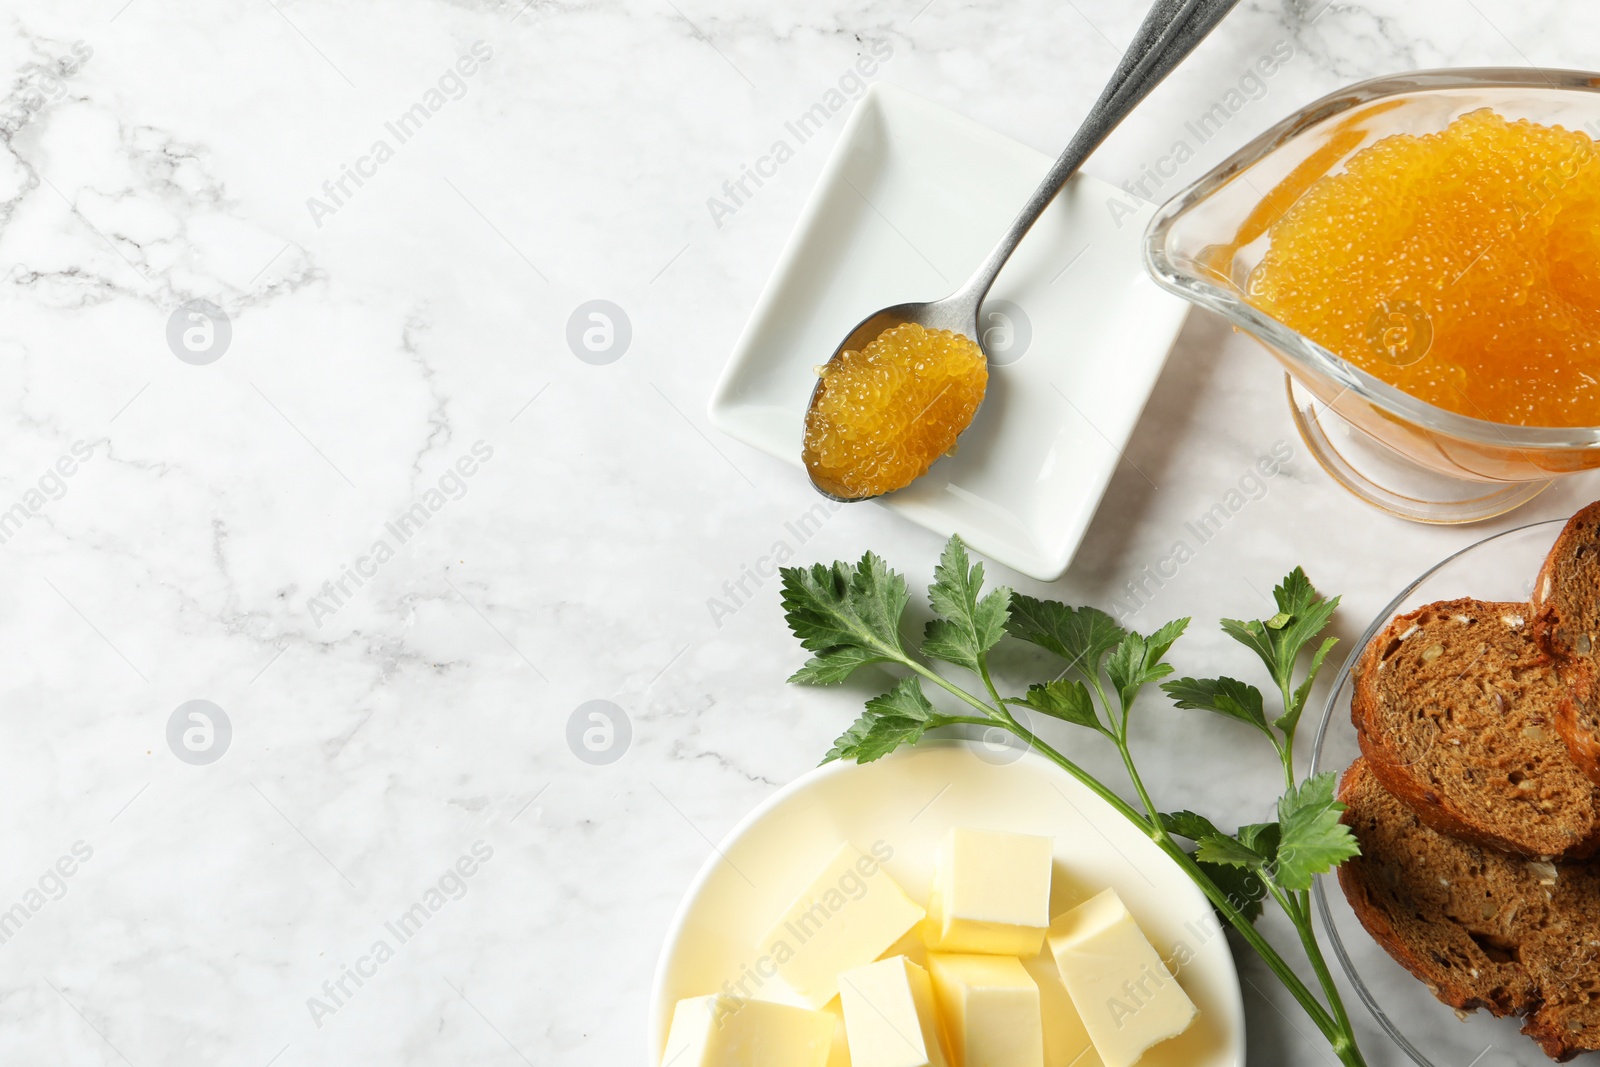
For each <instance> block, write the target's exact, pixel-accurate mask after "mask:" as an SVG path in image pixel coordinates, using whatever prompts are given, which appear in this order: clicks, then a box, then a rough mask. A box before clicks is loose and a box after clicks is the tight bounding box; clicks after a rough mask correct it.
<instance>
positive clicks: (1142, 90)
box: [802, 0, 1238, 502]
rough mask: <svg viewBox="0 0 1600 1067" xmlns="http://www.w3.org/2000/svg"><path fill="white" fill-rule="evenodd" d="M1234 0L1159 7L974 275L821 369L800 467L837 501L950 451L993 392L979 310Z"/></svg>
mask: <svg viewBox="0 0 1600 1067" xmlns="http://www.w3.org/2000/svg"><path fill="white" fill-rule="evenodd" d="M1237 2H1238V0H1156V4H1155V6H1154V7H1153V8H1151V10H1150V14H1149V15H1148V16H1146V18H1145V20H1144V22H1143V24H1142V25H1141V26H1140V27H1139V31H1138V33H1137V34H1135V36H1134V40H1133V43H1132V44H1131V45H1129V47H1128V51H1127V53H1126V54H1125V55H1124V56H1123V57H1122V61H1121V63H1120V64H1119V65H1118V67H1117V70H1116V72H1115V73H1114V74H1113V75H1112V77H1111V80H1110V81H1109V82H1108V83H1107V84H1106V87H1105V89H1104V90H1103V91H1102V92H1101V94H1100V98H1099V99H1098V100H1097V101H1095V104H1094V106H1093V107H1092V108H1091V109H1090V111H1089V115H1088V117H1087V118H1086V119H1085V120H1084V123H1083V125H1082V126H1081V127H1080V128H1079V130H1078V132H1077V133H1076V134H1075V135H1074V136H1073V138H1072V140H1071V142H1069V143H1068V145H1067V147H1066V149H1065V150H1064V151H1063V152H1062V153H1061V156H1060V157H1059V158H1058V159H1057V160H1056V161H1055V163H1054V164H1053V165H1052V166H1051V167H1050V170H1049V171H1048V172H1047V173H1046V174H1045V176H1044V180H1043V181H1042V182H1040V184H1039V187H1038V189H1036V190H1035V191H1034V193H1033V195H1032V196H1031V197H1030V198H1029V199H1028V202H1027V203H1026V204H1024V205H1023V207H1022V210H1021V211H1020V212H1019V213H1018V214H1017V217H1016V219H1015V220H1014V221H1013V222H1012V223H1011V226H1010V228H1009V229H1007V230H1006V232H1005V234H1004V236H1002V237H1001V238H1000V242H999V243H998V244H997V245H996V246H995V248H994V250H993V251H991V252H990V253H989V255H988V257H987V258H986V259H985V260H984V261H983V263H981V264H980V265H979V266H978V269H977V270H975V271H974V272H973V274H972V277H970V278H969V279H967V281H966V282H965V283H964V284H963V285H962V286H961V288H960V289H958V290H956V292H954V293H953V294H951V295H950V296H947V297H945V298H944V299H943V300H934V301H927V302H917V303H906V304H896V305H894V306H893V307H887V308H883V309H882V310H880V311H875V312H873V313H872V314H871V315H868V316H867V317H866V318H864V319H862V320H861V322H860V323H859V324H857V326H856V327H855V329H853V330H851V331H850V333H849V334H848V335H846V337H845V338H844V340H843V341H841V342H840V344H839V347H838V348H837V349H836V350H835V351H834V353H833V356H832V358H831V359H829V360H828V362H827V363H826V364H824V365H822V366H820V367H818V369H817V385H816V388H815V389H814V390H813V391H812V394H811V402H810V405H809V407H808V409H807V411H806V419H805V438H804V444H803V448H802V458H803V459H804V461H805V466H806V472H807V474H808V475H809V476H810V478H811V484H812V485H813V486H815V487H816V488H817V490H818V491H819V492H821V493H822V494H823V495H824V496H827V497H831V498H832V499H834V500H839V501H846V502H848V501H856V500H870V499H872V498H873V497H877V496H882V495H883V494H885V493H891V492H893V491H895V490H896V489H903V488H905V487H906V486H907V485H910V484H911V483H912V482H914V481H915V480H916V479H918V478H920V477H921V476H922V475H923V474H926V473H927V471H928V468H929V467H930V466H932V465H933V463H934V462H935V461H936V460H938V459H939V457H941V456H944V455H947V454H949V453H951V452H952V451H954V449H955V447H956V439H957V438H958V437H959V436H960V435H961V433H962V432H963V431H964V430H966V428H967V427H968V426H970V425H971V424H972V420H973V417H974V416H975V415H976V414H977V411H978V406H979V404H981V403H982V402H983V397H984V392H985V390H986V388H987V386H988V382H989V368H988V360H987V357H986V356H985V354H984V350H983V346H982V343H981V342H980V340H979V338H980V337H981V333H980V331H979V329H978V312H979V309H980V308H981V307H982V305H983V300H984V297H986V296H987V295H988V293H989V289H990V287H991V286H993V285H994V281H995V278H997V277H998V276H999V274H1000V271H1001V268H1003V267H1004V266H1005V265H1006V261H1007V260H1009V259H1010V258H1011V253H1012V252H1013V251H1015V249H1016V247H1017V245H1018V244H1020V243H1021V241H1022V239H1023V237H1025V236H1026V235H1027V233H1028V231H1029V230H1030V229H1031V228H1032V227H1033V224H1034V223H1035V222H1036V221H1038V219H1039V216H1040V215H1042V214H1043V213H1044V210H1045V208H1047V207H1049V206H1050V203H1051V201H1052V200H1054V199H1055V197H1056V194H1057V193H1059V192H1060V191H1061V190H1062V188H1063V187H1064V186H1065V185H1066V184H1067V181H1068V180H1069V179H1070V178H1071V177H1072V176H1073V175H1074V174H1076V173H1077V171H1078V168H1079V167H1081V166H1082V165H1083V162H1084V160H1086V159H1087V158H1088V157H1089V155H1090V153H1092V152H1093V151H1094V150H1095V149H1096V148H1098V147H1099V146H1100V144H1101V142H1103V141H1104V140H1105V139H1106V137H1107V136H1109V135H1110V133H1111V131H1112V130H1114V129H1116V127H1117V125H1118V124H1119V123H1121V121H1122V120H1123V119H1124V118H1126V117H1127V116H1128V114H1129V113H1130V112H1132V111H1133V109H1134V108H1135V107H1136V106H1138V104H1139V103H1140V102H1141V101H1143V100H1144V98H1145V97H1146V96H1148V95H1149V94H1150V91H1151V90H1152V89H1154V88H1155V87H1156V86H1157V85H1159V84H1160V83H1161V81H1162V79H1164V78H1165V77H1166V76H1167V75H1168V74H1169V73H1171V71H1172V70H1173V68H1174V67H1176V66H1177V65H1178V64H1179V63H1180V62H1182V61H1183V59H1184V58H1185V57H1186V56H1188V54H1189V53H1190V52H1192V51H1194V49H1195V46H1196V45H1198V44H1199V43H1200V42H1201V41H1202V40H1204V39H1205V37H1206V35H1207V34H1209V33H1210V32H1211V31H1212V30H1213V29H1214V28H1215V27H1216V25H1217V23H1219V22H1220V21H1222V18H1223V16H1225V15H1226V14H1227V13H1228V12H1229V11H1230V10H1232V8H1233V6H1234V4H1235V3H1237Z"/></svg>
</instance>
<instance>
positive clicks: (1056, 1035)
mask: <svg viewBox="0 0 1600 1067" xmlns="http://www.w3.org/2000/svg"><path fill="white" fill-rule="evenodd" d="M1022 965H1023V966H1024V967H1026V968H1027V970H1028V974H1029V975H1030V976H1031V977H1032V978H1033V980H1034V982H1035V983H1036V984H1037V985H1038V986H1039V1013H1040V1014H1041V1015H1042V1016H1044V1067H1105V1064H1104V1063H1102V1062H1101V1060H1100V1055H1099V1053H1097V1052H1095V1050H1094V1042H1092V1041H1090V1040H1089V1031H1088V1030H1086V1029H1084V1026H1083V1019H1082V1018H1081V1017H1080V1016H1079V1015H1078V1009H1077V1007H1076V1006H1075V1005H1074V1004H1073V1003H1072V996H1071V994H1069V993H1068V992H1067V987H1066V986H1065V985H1064V984H1063V983H1062V981H1061V970H1060V968H1058V967H1057V966H1056V961H1055V957H1054V956H1052V955H1050V951H1049V949H1046V950H1045V951H1044V952H1041V953H1039V955H1037V956H1029V957H1028V958H1027V959H1025V960H1023V961H1022Z"/></svg>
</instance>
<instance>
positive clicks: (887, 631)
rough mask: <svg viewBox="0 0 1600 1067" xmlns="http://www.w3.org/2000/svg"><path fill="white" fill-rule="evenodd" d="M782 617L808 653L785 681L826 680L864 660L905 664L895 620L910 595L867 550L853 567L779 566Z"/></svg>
mask: <svg viewBox="0 0 1600 1067" xmlns="http://www.w3.org/2000/svg"><path fill="white" fill-rule="evenodd" d="M782 574H783V617H784V619H785V620H787V621H788V623H789V629H790V630H792V631H793V632H794V635H795V636H796V637H798V638H799V639H800V644H801V645H803V646H804V647H805V648H806V649H807V651H809V652H811V653H813V655H812V658H811V659H810V660H808V661H807V662H806V665H805V666H804V667H802V668H800V670H799V671H797V672H795V674H794V676H793V677H791V678H790V679H789V680H790V681H792V682H807V683H812V684H826V683H829V682H837V681H840V680H842V679H844V678H845V677H847V676H848V675H849V674H850V673H851V672H852V671H854V670H855V669H856V668H857V667H861V666H864V665H866V664H868V663H882V662H886V661H892V662H897V663H906V662H908V658H907V656H906V652H905V646H904V644H903V643H902V642H901V640H900V618H901V616H902V615H903V614H904V613H905V609H906V603H907V601H908V600H910V594H909V593H907V592H906V582H905V579H904V578H902V577H900V575H898V574H896V573H895V572H894V571H892V570H890V569H889V568H888V567H887V566H885V565H884V562H883V560H881V559H879V558H878V557H877V556H875V555H873V554H872V553H871V552H868V553H867V554H866V555H864V556H862V557H861V562H860V563H859V564H857V565H856V566H854V567H852V566H850V565H849V564H847V563H835V564H834V565H833V566H832V567H825V566H823V565H822V564H820V563H818V564H814V565H812V566H811V567H809V568H806V567H784V568H782Z"/></svg>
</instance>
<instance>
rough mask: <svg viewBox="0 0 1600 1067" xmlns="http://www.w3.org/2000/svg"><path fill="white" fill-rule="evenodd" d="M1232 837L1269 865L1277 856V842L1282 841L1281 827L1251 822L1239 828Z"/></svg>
mask: <svg viewBox="0 0 1600 1067" xmlns="http://www.w3.org/2000/svg"><path fill="white" fill-rule="evenodd" d="M1233 836H1235V837H1237V838H1238V839H1239V843H1240V844H1241V845H1243V846H1244V847H1245V848H1247V849H1249V850H1250V851H1252V852H1255V853H1258V854H1259V855H1260V856H1261V857H1262V858H1263V859H1265V860H1267V861H1268V862H1269V863H1270V862H1271V861H1272V859H1273V858H1274V857H1275V856H1277V854H1278V842H1279V841H1280V840H1281V839H1282V827H1280V826H1279V825H1278V824H1277V823H1275V822H1253V823H1250V824H1249V825H1247V826H1241V827H1239V832H1238V833H1236V834H1234V835H1233Z"/></svg>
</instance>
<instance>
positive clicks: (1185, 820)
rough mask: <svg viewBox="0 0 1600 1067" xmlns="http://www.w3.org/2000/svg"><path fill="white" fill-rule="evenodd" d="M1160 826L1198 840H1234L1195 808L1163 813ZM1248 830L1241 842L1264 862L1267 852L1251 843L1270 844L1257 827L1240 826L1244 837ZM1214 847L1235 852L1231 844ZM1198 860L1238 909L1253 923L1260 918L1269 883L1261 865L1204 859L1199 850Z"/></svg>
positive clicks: (1275, 844) (1273, 846)
mask: <svg viewBox="0 0 1600 1067" xmlns="http://www.w3.org/2000/svg"><path fill="white" fill-rule="evenodd" d="M1161 825H1162V827H1163V828H1164V829H1165V830H1166V831H1167V833H1169V834H1174V835H1176V836H1178V837H1187V838H1188V839H1189V840H1191V841H1194V842H1197V843H1198V842H1200V841H1205V840H1211V839H1215V840H1216V841H1229V840H1231V839H1230V838H1229V837H1228V835H1226V834H1224V833H1223V832H1222V831H1220V830H1218V829H1217V828H1216V826H1215V824H1213V823H1212V821H1211V820H1210V819H1208V818H1206V817H1205V816H1204V815H1196V814H1195V813H1194V812H1192V811H1174V812H1171V813H1169V814H1163V815H1162V816H1161ZM1246 831H1251V835H1250V837H1249V838H1247V839H1246V840H1244V841H1242V842H1238V843H1239V844H1243V845H1244V847H1245V848H1246V849H1248V850H1250V851H1251V852H1255V853H1256V855H1258V856H1260V857H1261V862H1265V860H1266V858H1267V857H1266V855H1265V854H1263V853H1260V852H1257V851H1256V849H1255V848H1253V847H1252V845H1251V844H1250V842H1251V841H1256V842H1259V843H1261V844H1262V845H1267V844H1268V842H1266V841H1264V840H1262V835H1260V834H1259V833H1258V832H1256V831H1257V828H1255V827H1240V831H1239V832H1240V836H1241V837H1244V836H1245V832H1246ZM1270 845H1271V847H1272V848H1276V847H1277V842H1276V840H1273V841H1271V842H1270ZM1212 847H1213V848H1226V849H1227V851H1228V853H1229V855H1230V857H1231V856H1232V855H1233V852H1234V850H1233V849H1232V848H1230V847H1228V846H1223V845H1216V844H1214V845H1213V846H1212ZM1241 855H1242V854H1241ZM1195 862H1196V863H1197V864H1199V866H1200V869H1201V870H1202V871H1204V872H1205V873H1206V877H1208V878H1210V879H1211V881H1212V883H1213V884H1215V885H1216V887H1217V888H1218V889H1220V890H1222V892H1223V893H1224V894H1225V895H1226V896H1227V898H1228V903H1230V904H1232V905H1233V907H1234V909H1235V910H1236V911H1238V912H1239V913H1240V914H1241V915H1243V916H1244V917H1245V918H1246V919H1249V920H1250V921H1251V922H1255V920H1256V919H1258V918H1260V917H1261V911H1262V901H1263V900H1264V899H1265V898H1266V895H1267V883H1266V880H1265V879H1264V878H1263V877H1262V876H1261V873H1260V870H1259V864H1257V865H1254V866H1252V865H1250V864H1243V865H1241V864H1237V863H1232V862H1215V861H1212V860H1206V859H1203V858H1202V857H1201V853H1199V852H1197V853H1196V855H1195ZM1219 914H1220V913H1219Z"/></svg>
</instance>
